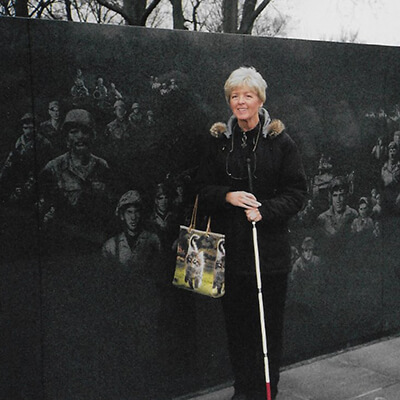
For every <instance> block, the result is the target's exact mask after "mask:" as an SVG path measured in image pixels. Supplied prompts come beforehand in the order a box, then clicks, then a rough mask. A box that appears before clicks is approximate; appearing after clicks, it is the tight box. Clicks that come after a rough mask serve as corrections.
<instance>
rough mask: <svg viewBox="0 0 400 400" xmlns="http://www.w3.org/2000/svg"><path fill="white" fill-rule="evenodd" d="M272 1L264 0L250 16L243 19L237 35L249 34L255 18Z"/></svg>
mask: <svg viewBox="0 0 400 400" xmlns="http://www.w3.org/2000/svg"><path fill="white" fill-rule="evenodd" d="M271 1H272V0H264V1H263V2H262V3H261V4H260V5H259V6H258V7H257V8H256V9H255V10H254V11H253V12H252V13H251V14H250V15H249V17H248V18H245V19H243V20H242V23H241V24H240V28H239V31H238V33H244V34H250V33H251V31H252V29H253V25H254V21H255V20H256V18H257V17H258V16H259V15H260V14H261V13H262V12H263V11H264V9H265V7H267V5H268V4H269V3H271Z"/></svg>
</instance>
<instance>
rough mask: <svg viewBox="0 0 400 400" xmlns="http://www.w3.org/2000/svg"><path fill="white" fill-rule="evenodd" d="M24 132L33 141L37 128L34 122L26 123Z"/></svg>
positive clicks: (23, 127) (23, 126)
mask: <svg viewBox="0 0 400 400" xmlns="http://www.w3.org/2000/svg"><path fill="white" fill-rule="evenodd" d="M22 131H23V132H24V135H25V136H26V137H27V138H29V139H31V138H33V134H34V131H35V126H34V125H33V122H26V123H23V124H22Z"/></svg>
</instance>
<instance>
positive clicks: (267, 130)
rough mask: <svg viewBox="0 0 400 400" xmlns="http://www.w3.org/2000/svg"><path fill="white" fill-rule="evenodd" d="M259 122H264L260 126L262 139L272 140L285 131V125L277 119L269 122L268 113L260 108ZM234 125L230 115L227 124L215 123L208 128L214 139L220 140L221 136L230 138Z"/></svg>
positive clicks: (234, 121) (234, 119) (233, 119)
mask: <svg viewBox="0 0 400 400" xmlns="http://www.w3.org/2000/svg"><path fill="white" fill-rule="evenodd" d="M259 115H260V121H264V123H263V126H262V136H263V138H264V139H265V138H267V137H269V138H271V139H272V138H274V137H276V136H278V135H280V134H281V133H282V132H283V131H284V130H285V125H284V124H283V122H282V121H281V120H279V119H273V120H271V117H270V116H269V113H268V111H267V110H266V109H265V108H260V110H259ZM235 123H236V117H235V116H234V115H232V116H231V117H230V118H229V121H228V123H227V124H225V123H224V122H216V123H215V124H213V125H212V126H211V128H210V134H211V135H212V136H214V137H216V138H220V137H222V136H223V135H224V136H225V137H226V138H228V139H229V138H230V137H231V136H232V133H233V127H234V126H235Z"/></svg>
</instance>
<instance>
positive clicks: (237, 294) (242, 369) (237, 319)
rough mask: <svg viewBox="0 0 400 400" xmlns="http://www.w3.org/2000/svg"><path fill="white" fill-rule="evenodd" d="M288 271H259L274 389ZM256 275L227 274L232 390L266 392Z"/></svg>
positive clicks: (226, 308)
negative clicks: (271, 273) (263, 272)
mask: <svg viewBox="0 0 400 400" xmlns="http://www.w3.org/2000/svg"><path fill="white" fill-rule="evenodd" d="M287 276H288V275H287V274H286V273H284V274H276V275H267V274H263V275H262V288H263V302H264V311H265V319H266V329H267V343H268V360H269V372H270V381H271V392H272V395H273V396H274V395H275V394H276V392H277V387H278V381H279V367H280V363H281V357H282V342H283V316H284V308H285V300H286V291H287ZM257 294H258V291H257V283H256V277H255V274H254V276H251V275H233V276H232V275H229V274H227V276H226V294H225V296H224V297H223V309H224V314H225V322H226V328H227V335H228V346H229V353H230V359H231V363H232V368H233V373H234V378H235V393H254V392H256V393H265V373H264V359H263V349H262V337H261V328H260V316H259V305H258V297H257Z"/></svg>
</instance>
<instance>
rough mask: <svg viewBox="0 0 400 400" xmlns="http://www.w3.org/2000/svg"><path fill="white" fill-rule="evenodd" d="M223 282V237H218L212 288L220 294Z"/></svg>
mask: <svg viewBox="0 0 400 400" xmlns="http://www.w3.org/2000/svg"><path fill="white" fill-rule="evenodd" d="M224 284H225V239H220V240H219V241H218V245H217V257H216V258H215V267H214V282H213V289H217V293H218V294H221V293H222V292H223V290H224Z"/></svg>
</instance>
